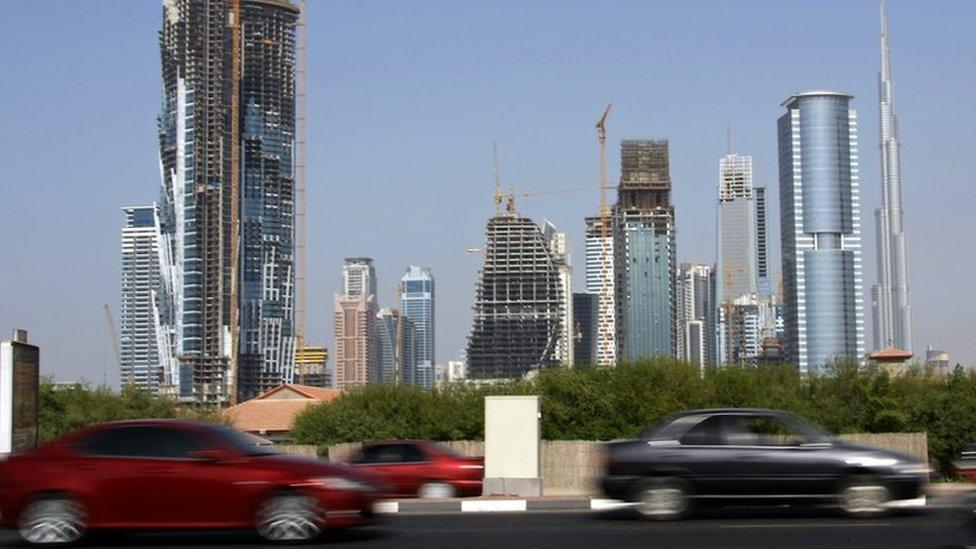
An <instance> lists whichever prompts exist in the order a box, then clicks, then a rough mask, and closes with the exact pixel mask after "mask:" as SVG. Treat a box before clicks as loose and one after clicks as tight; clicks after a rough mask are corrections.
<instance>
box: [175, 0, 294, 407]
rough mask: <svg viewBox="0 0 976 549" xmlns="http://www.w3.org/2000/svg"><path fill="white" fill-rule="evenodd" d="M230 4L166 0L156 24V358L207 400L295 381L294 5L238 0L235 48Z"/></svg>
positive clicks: (182, 389)
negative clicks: (159, 94)
mask: <svg viewBox="0 0 976 549" xmlns="http://www.w3.org/2000/svg"><path fill="white" fill-rule="evenodd" d="M232 12H233V10H232V3H231V2H230V1H228V0H196V1H178V0H164V1H163V25H162V30H161V31H160V33H159V45H160V53H161V57H162V76H163V97H162V108H161V112H160V115H159V118H158V132H159V144H160V167H161V174H162V189H161V198H160V203H159V218H160V222H159V235H158V242H159V246H160V264H161V282H160V292H159V294H160V295H159V298H158V300H157V303H158V305H159V306H160V310H159V324H160V328H159V335H158V337H159V339H160V341H161V342H162V343H161V347H165V349H164V350H163V351H162V352H161V357H160V358H161V360H162V361H163V363H164V384H165V386H166V387H167V389H168V390H169V391H170V392H172V393H174V394H175V395H177V396H179V397H181V398H183V399H186V400H194V401H197V402H210V403H222V402H226V401H228V400H232V399H234V398H236V397H240V398H249V397H251V396H254V395H256V394H257V393H259V392H261V391H262V390H264V389H267V388H269V387H270V386H273V385H277V384H279V383H281V382H282V381H291V379H292V376H293V366H294V364H293V359H294V334H293V325H294V312H293V290H292V289H293V287H294V272H293V254H294V250H293V234H294V223H293V219H294V165H293V162H292V158H293V157H294V146H295V55H296V50H295V30H296V25H297V21H298V16H299V11H298V8H297V7H295V6H294V5H292V4H290V3H289V2H287V1H279V0H242V2H241V4H240V34H239V45H238V49H235V47H234V45H235V43H237V42H238V38H237V37H236V36H238V35H237V33H235V32H234V29H235V27H236V25H234V24H233V23H234V17H233V13H232ZM229 23H230V24H229ZM234 52H238V53H236V54H234ZM231 393H234V394H233V395H232V394H231Z"/></svg>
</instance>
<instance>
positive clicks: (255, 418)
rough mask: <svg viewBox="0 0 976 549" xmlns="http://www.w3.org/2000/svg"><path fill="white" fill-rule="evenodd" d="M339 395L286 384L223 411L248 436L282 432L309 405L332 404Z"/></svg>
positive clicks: (289, 428)
mask: <svg viewBox="0 0 976 549" xmlns="http://www.w3.org/2000/svg"><path fill="white" fill-rule="evenodd" d="M341 394H342V391H338V390H336V389H323V388H321V387H309V386H307V385H297V384H291V383H289V384H285V385H281V386H279V387H275V388H274V389H271V390H270V391H267V392H265V393H263V394H261V395H259V396H257V397H256V398H253V399H251V400H248V401H246V402H242V403H240V404H238V405H236V406H231V407H230V408H228V409H226V410H224V415H225V416H226V417H228V418H229V419H230V421H231V423H233V425H234V427H236V428H238V429H240V430H241V431H247V432H250V433H259V434H268V433H283V432H288V431H290V430H291V428H292V425H293V424H294V423H295V417H297V416H298V414H300V413H302V411H304V410H305V408H307V407H308V406H311V405H313V404H319V403H322V402H331V401H333V400H335V399H337V398H339V396H340V395H341Z"/></svg>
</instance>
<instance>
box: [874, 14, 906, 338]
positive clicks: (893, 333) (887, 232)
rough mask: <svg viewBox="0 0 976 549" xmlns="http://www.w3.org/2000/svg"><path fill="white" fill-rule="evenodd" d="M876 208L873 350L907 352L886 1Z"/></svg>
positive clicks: (901, 216)
mask: <svg viewBox="0 0 976 549" xmlns="http://www.w3.org/2000/svg"><path fill="white" fill-rule="evenodd" d="M878 84H879V85H878V93H879V103H880V120H881V197H882V204H881V207H880V208H878V209H876V210H875V212H874V213H875V222H876V224H877V235H878V283H877V284H875V285H874V286H873V287H872V288H871V309H872V316H873V319H872V320H873V328H874V347H875V349H884V348H886V347H896V348H898V349H902V350H904V351H908V352H911V351H912V346H913V342H912V335H913V334H912V306H911V303H910V301H909V295H908V237H907V236H906V234H905V226H904V211H903V209H902V193H901V190H902V181H901V140H900V139H899V136H898V116H897V115H896V114H895V100H894V92H893V85H892V83H891V45H890V44H889V42H888V10H887V2H886V1H885V0H882V2H881V72H880V73H879V75H878Z"/></svg>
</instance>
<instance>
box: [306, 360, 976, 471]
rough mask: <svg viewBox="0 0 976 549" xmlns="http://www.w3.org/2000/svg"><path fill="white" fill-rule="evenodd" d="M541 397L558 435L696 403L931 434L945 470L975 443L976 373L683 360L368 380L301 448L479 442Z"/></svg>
mask: <svg viewBox="0 0 976 549" xmlns="http://www.w3.org/2000/svg"><path fill="white" fill-rule="evenodd" d="M509 394H538V395H540V396H541V397H542V398H541V400H542V436H543V438H545V439H550V440H573V439H577V440H609V439H614V438H623V437H633V436H636V435H638V434H639V433H640V432H641V431H643V430H644V429H646V428H647V427H648V426H649V425H651V424H652V423H654V422H655V421H657V420H659V419H660V418H662V417H663V416H665V415H666V414H669V413H672V412H676V411H680V410H688V409H694V408H708V407H727V406H737V407H763V408H774V409H781V410H788V411H791V412H794V413H797V414H799V415H800V416H802V417H804V418H806V419H807V420H809V421H811V422H813V423H816V424H819V425H821V426H823V427H824V428H826V429H827V430H829V431H831V432H834V433H851V432H912V431H926V432H927V433H928V436H929V452H930V456H931V457H932V458H933V460H934V461H935V463H936V464H938V465H941V466H943V467H944V466H945V465H947V464H948V463H949V462H950V461H951V459H952V457H953V456H954V455H956V454H957V453H958V452H959V451H960V450H961V448H962V447H963V446H964V445H965V444H968V443H972V442H976V374H974V373H973V372H964V371H962V370H961V369H957V370H956V371H955V372H954V373H953V374H951V375H950V376H949V377H948V378H939V377H936V376H933V375H931V373H930V372H927V371H925V370H924V369H913V370H910V371H909V372H907V373H906V374H905V375H903V376H900V377H894V378H892V377H889V376H888V374H886V373H884V372H878V371H871V370H869V371H864V370H859V369H858V368H857V367H856V366H855V365H852V364H835V365H832V366H830V367H829V368H828V369H827V371H826V373H825V374H824V375H821V376H809V377H801V376H800V375H799V374H798V373H797V372H796V370H795V368H793V367H790V366H777V367H764V368H740V367H727V368H721V369H708V370H706V371H705V373H704V375H702V374H700V373H699V371H698V369H697V367H694V366H692V365H689V364H687V363H683V362H680V361H676V360H666V359H662V360H649V361H643V362H639V363H634V364H623V365H620V366H617V367H616V368H606V369H603V368H600V369H597V368H577V369H560V370H549V371H544V372H541V373H540V374H539V375H538V376H536V377H535V378H534V379H531V380H525V381H512V382H505V383H501V384H497V385H489V386H471V385H452V386H448V387H445V388H443V389H438V390H435V391H423V390H420V389H417V388H414V387H407V386H391V385H371V386H366V387H363V388H360V389H356V390H353V391H350V392H349V393H347V394H344V395H343V396H342V397H340V398H339V399H337V400H335V401H333V402H331V403H327V404H321V405H317V406H312V407H309V408H308V409H307V410H306V411H305V412H303V413H302V414H301V415H300V416H299V417H298V418H297V420H296V422H295V426H294V429H293V431H292V436H293V438H294V440H295V442H298V443H301V444H315V445H319V446H325V445H328V444H333V443H336V442H357V441H363V440H372V439H387V438H393V439H396V438H420V439H433V440H463V439H474V440H477V439H481V438H482V437H483V433H484V402H483V398H484V397H485V396H487V395H509Z"/></svg>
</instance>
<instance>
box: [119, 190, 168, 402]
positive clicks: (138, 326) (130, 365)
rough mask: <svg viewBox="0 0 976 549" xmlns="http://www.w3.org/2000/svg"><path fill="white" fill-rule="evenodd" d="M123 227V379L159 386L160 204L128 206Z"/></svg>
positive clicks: (154, 389) (125, 382)
mask: <svg viewBox="0 0 976 549" xmlns="http://www.w3.org/2000/svg"><path fill="white" fill-rule="evenodd" d="M122 211H123V212H124V213H125V226H124V227H123V228H122V299H121V301H120V303H119V305H120V310H121V318H120V320H121V322H120V325H119V328H120V331H119V383H120V384H121V385H123V386H125V385H130V384H132V385H135V386H137V387H140V388H143V389H147V390H149V391H152V392H154V393H155V392H157V391H158V390H159V387H160V384H161V383H162V377H163V370H162V367H161V366H160V362H159V350H158V348H157V340H156V315H155V314H154V312H153V311H154V307H153V303H154V299H153V298H154V294H155V292H156V290H157V288H158V287H159V246H158V245H157V240H156V238H157V235H156V206H155V205H152V206H127V207H125V208H122Z"/></svg>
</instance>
